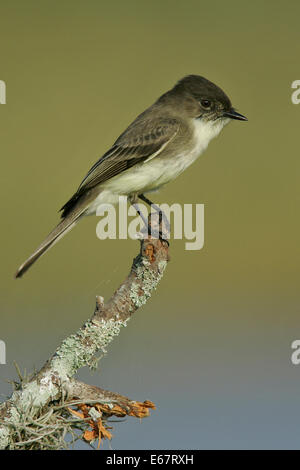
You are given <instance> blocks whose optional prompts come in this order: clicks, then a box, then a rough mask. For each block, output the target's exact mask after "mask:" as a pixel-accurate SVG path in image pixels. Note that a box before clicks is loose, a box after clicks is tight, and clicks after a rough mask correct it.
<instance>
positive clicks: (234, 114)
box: [223, 108, 248, 121]
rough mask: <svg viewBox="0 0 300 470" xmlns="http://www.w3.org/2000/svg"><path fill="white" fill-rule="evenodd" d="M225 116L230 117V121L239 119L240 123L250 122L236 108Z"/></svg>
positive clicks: (226, 112)
mask: <svg viewBox="0 0 300 470" xmlns="http://www.w3.org/2000/svg"><path fill="white" fill-rule="evenodd" d="M223 116H224V117H228V118H230V119H237V120H238V121H248V119H247V118H246V116H243V115H242V114H240V113H238V112H237V111H236V110H235V109H234V108H231V110H230V111H225V113H224V114H223Z"/></svg>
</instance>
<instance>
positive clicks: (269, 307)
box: [0, 0, 300, 449]
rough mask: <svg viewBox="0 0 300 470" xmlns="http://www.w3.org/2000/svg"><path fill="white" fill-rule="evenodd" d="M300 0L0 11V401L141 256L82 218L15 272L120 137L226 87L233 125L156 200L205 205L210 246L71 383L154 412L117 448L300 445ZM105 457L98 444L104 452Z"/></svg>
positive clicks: (175, 263)
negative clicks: (178, 85)
mask: <svg viewBox="0 0 300 470" xmlns="http://www.w3.org/2000/svg"><path fill="white" fill-rule="evenodd" d="M299 14H300V4H299V2H296V1H292V0H290V1H289V2H283V1H264V2H262V1H252V2H246V1H234V0H228V1H227V2H222V1H210V2H204V1H200V0H197V1H193V0H187V1H185V2H174V1H166V0H165V1H157V0H153V1H152V2H146V1H131V0H128V1H126V2H124V1H110V2H104V1H93V0H85V1H70V0H65V1H57V0H56V1H51V2H50V1H41V2H39V1H31V0H27V1H26V2H25V1H14V2H8V1H3V0H2V1H1V5H0V44H1V68H0V79H1V80H5V82H6V85H7V104H6V105H1V106H0V135H1V139H0V149H1V175H2V178H1V202H2V210H1V220H2V223H1V283H0V289H1V328H0V338H1V339H2V340H5V342H6V346H7V365H6V366H4V365H1V366H0V392H1V393H2V394H6V393H8V392H9V390H10V387H9V385H8V384H7V383H6V382H5V380H6V379H11V378H12V377H15V375H16V374H15V371H14V368H13V365H12V361H13V360H16V361H17V363H18V364H19V366H20V367H21V369H24V368H27V370H32V369H33V367H36V368H39V367H40V366H41V365H42V364H43V363H44V362H45V360H46V359H47V358H48V357H49V355H50V354H51V353H52V352H53V351H54V349H55V348H56V346H57V345H58V344H59V342H60V341H61V340H62V339H63V338H64V337H65V336H66V335H67V334H69V333H72V332H74V331H75V330H76V329H77V328H78V327H79V326H80V325H81V324H82V323H83V321H84V320H85V319H87V318H88V317H89V316H90V315H91V314H92V312H93V308H94V301H95V296H96V295H97V294H100V295H102V296H104V297H105V298H106V299H107V298H109V296H110V295H111V293H112V292H113V291H114V289H115V288H116V287H117V286H118V285H119V283H120V282H121V281H122V279H123V278H124V276H125V275H126V274H127V272H128V269H129V266H130V264H131V260H132V258H133V256H134V255H135V253H136V252H137V249H138V245H137V243H136V242H134V241H132V240H119V241H115V240H111V241H109V240H108V241H100V240H98V239H97V238H96V233H95V231H96V224H97V222H98V219H97V218H96V217H91V218H88V219H86V220H84V221H83V222H82V223H80V224H79V225H78V226H77V227H76V228H75V229H74V230H73V231H72V232H71V233H69V234H68V235H67V236H66V237H65V238H64V239H63V240H62V241H60V242H59V244H57V245H56V246H55V247H54V248H53V250H51V251H50V252H49V253H48V254H47V255H46V256H44V257H43V258H42V259H41V260H40V261H39V262H38V263H37V264H36V265H35V266H34V267H33V268H32V270H30V271H29V272H28V273H27V274H26V275H25V276H24V278H22V279H21V280H18V281H15V280H14V279H13V274H14V272H15V270H16V268H17V267H18V266H19V264H20V263H21V262H22V261H24V259H25V257H27V255H29V254H30V253H31V251H32V250H33V249H34V248H36V246H37V245H38V244H39V243H40V242H41V241H42V239H43V238H44V236H45V235H46V234H47V233H48V232H49V231H50V230H51V229H52V228H53V226H54V225H55V224H56V223H57V222H58V217H59V216H58V214H57V210H58V209H59V208H60V207H61V206H62V205H63V203H64V202H66V200H67V199H68V198H69V197H70V196H71V195H72V193H73V192H74V190H75V189H76V188H77V186H78V184H79V183H80V181H81V179H82V178H83V176H84V175H85V174H86V172H87V171H88V169H89V168H90V166H91V165H92V164H93V163H94V162H95V161H96V160H97V159H98V158H99V157H100V156H101V154H103V153H104V152H105V151H106V150H107V149H108V147H109V146H110V145H111V144H112V143H113V141H114V140H115V139H116V138H117V136H118V135H119V134H120V133H121V132H122V131H123V130H124V128H125V127H126V126H127V125H128V124H129V123H130V122H131V121H132V120H133V119H134V118H135V117H136V115H137V114H139V113H140V112H141V111H143V110H144V109H145V108H146V107H147V106H149V105H150V104H152V102H153V101H154V100H155V99H156V98H157V97H158V96H159V95H160V94H162V93H163V92H165V91H166V90H167V89H169V88H171V87H172V86H173V85H174V83H175V82H176V81H177V80H178V79H180V78H181V77H182V76H184V75H187V74H190V73H194V74H200V75H203V76H205V77H207V78H208V79H210V80H212V81H213V82H215V83H217V84H218V85H219V86H220V87H222V88H223V89H224V90H225V92H226V93H227V94H228V95H229V96H230V97H231V99H232V102H233V104H234V106H235V107H236V108H237V109H238V111H240V112H241V113H242V114H245V115H246V116H247V117H248V119H249V122H247V123H240V122H237V121H235V122H232V123H231V124H230V125H229V126H228V127H226V129H225V130H224V131H223V132H222V134H221V135H220V136H219V137H218V139H216V140H214V141H213V142H212V143H211V144H210V146H209V148H208V150H207V151H206V152H205V154H204V155H203V156H201V157H200V159H199V160H198V161H197V162H196V163H195V164H194V165H193V166H192V167H191V168H189V169H188V170H187V171H186V172H185V173H184V174H183V175H181V176H180V177H179V178H178V179H177V180H176V181H175V182H173V183H171V184H170V185H168V187H167V188H165V189H164V190H162V191H160V192H159V193H157V194H155V196H154V199H155V202H168V203H170V204H171V203H173V202H180V203H204V204H205V246H204V248H203V249H202V250H200V251H186V250H185V249H184V241H173V242H172V243H171V247H170V254H171V262H170V264H169V266H168V268H167V272H166V274H165V277H164V279H163V280H162V282H161V284H160V285H159V288H158V290H157V292H156V293H155V295H154V296H153V298H152V299H151V300H150V301H149V303H148V304H147V305H146V306H145V307H143V309H141V310H139V311H138V312H137V314H136V315H135V316H134V318H133V319H132V321H131V322H130V323H129V325H128V327H127V328H126V329H124V331H122V334H121V335H120V337H119V338H117V339H116V340H115V341H114V342H113V344H112V345H111V347H110V349H109V354H108V356H107V357H106V358H105V359H104V360H102V361H101V363H100V373H99V372H96V373H94V374H91V373H90V372H89V371H88V370H83V371H81V372H80V374H79V377H80V378H81V379H83V380H86V381H88V382H89V383H94V384H96V385H99V386H102V387H103V388H107V389H110V390H112V391H116V392H119V393H122V394H125V395H128V396H130V397H131V398H133V399H138V400H144V399H150V400H153V401H154V402H155V403H156V405H157V411H154V412H153V413H152V416H151V417H150V418H149V419H147V420H143V421H142V422H141V423H140V422H139V420H134V419H133V418H131V419H128V420H127V422H126V423H121V424H116V425H115V429H114V434H115V439H114V440H113V441H112V443H111V446H112V448H115V449H118V448H120V449H124V448H129V449H130V448H146V449H147V448H157V449H159V448H173V449H177V448H204V449H205V448H266V447H267V448H299V447H300V445H299V443H300V438H299V422H300V419H299V418H300V412H299V372H300V366H298V368H297V366H295V365H293V364H292V363H291V360H290V356H291V353H292V349H291V342H292V341H293V340H294V339H299V337H300V324H299V261H300V259H299V258H300V256H299V255H300V250H299V227H300V224H299V202H300V201H299V170H300V160H299V120H300V105H299V106H297V105H294V104H292V102H291V94H292V89H291V83H292V82H293V81H294V80H297V79H300V76H299V74H300V71H299V52H300V51H299V44H300V43H299ZM105 448H108V446H107V444H105Z"/></svg>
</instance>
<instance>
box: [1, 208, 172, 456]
mask: <svg viewBox="0 0 300 470" xmlns="http://www.w3.org/2000/svg"><path fill="white" fill-rule="evenodd" d="M149 223H150V224H151V225H152V228H153V226H155V225H156V226H158V225H159V222H158V214H157V217H154V214H152V217H151V218H150V217H149ZM168 235H169V234H167V236H166V238H167V237H168ZM167 262H168V243H167V242H165V241H163V240H159V239H155V238H151V237H150V236H149V237H148V238H147V239H144V240H141V248H140V253H139V254H138V256H137V257H136V258H135V259H134V260H133V263H132V266H131V270H130V273H129V274H128V276H127V278H126V279H125V280H124V282H123V283H122V284H121V285H120V287H119V288H118V289H117V290H116V291H115V293H114V294H113V296H112V297H111V298H110V300H109V301H108V302H107V303H106V304H104V301H103V298H102V297H97V298H96V308H95V312H94V314H93V316H92V318H91V319H90V320H88V321H86V322H85V323H84V324H83V326H82V327H81V328H80V329H79V330H78V331H77V332H76V333H75V334H72V335H70V336H69V337H67V338H66V339H65V340H64V341H63V342H62V343H61V345H60V346H59V347H58V348H57V350H56V351H55V353H54V354H53V356H52V357H51V358H50V359H49V360H48V361H47V362H46V364H45V365H44V366H43V367H42V369H41V370H40V371H39V372H38V373H37V374H35V375H34V376H33V377H32V378H31V379H30V380H28V381H25V380H22V381H21V384H18V385H17V387H16V389H15V391H14V392H13V394H12V395H11V397H10V398H9V399H8V400H7V401H6V402H4V403H2V404H1V405H0V449H5V448H10V449H13V448H20V446H21V445H23V447H24V448H58V447H59V446H61V445H62V438H63V437H64V435H65V433H66V432H72V429H73V428H74V427H76V426H77V424H78V423H77V421H78V419H81V421H82V423H85V424H86V423H87V422H88V423H89V425H90V426H91V428H92V430H91V431H88V430H85V433H84V438H85V439H86V440H88V441H91V440H93V439H95V438H96V437H98V438H99V439H101V437H104V438H105V437H107V438H110V437H111V436H110V433H109V432H108V430H107V427H106V428H105V426H104V425H103V423H104V424H105V423H106V420H107V418H108V417H110V416H112V415H115V416H125V415H130V416H139V417H144V416H147V415H148V414H149V408H154V405H153V403H151V402H149V401H146V402H143V403H140V402H135V401H133V400H130V399H129V398H127V397H123V396H121V395H119V394H116V393H112V392H107V391H104V390H102V389H99V388H98V387H94V386H91V385H86V384H83V383H82V382H79V381H77V380H75V379H74V378H73V377H74V375H75V374H76V372H77V371H78V370H79V369H80V368H81V367H84V366H89V367H95V363H96V361H95V357H96V355H97V354H99V353H102V354H106V351H107V346H108V345H109V343H110V342H111V341H112V340H113V339H114V337H115V336H118V335H119V333H120V330H121V328H122V327H123V326H126V325H127V323H128V321H129V319H130V318H131V316H132V314H133V313H134V312H135V311H136V310H137V309H138V308H139V307H141V306H142V305H144V304H145V303H146V302H147V300H148V299H149V298H150V296H151V294H152V292H153V290H154V289H155V288H156V286H157V285H158V283H159V281H160V279H161V277H162V275H163V273H164V270H165V267H166V265H167ZM78 400H79V402H78ZM75 403H76V406H77V408H78V409H79V410H80V411H79V412H76V411H75V410H74V408H71V409H70V406H72V405H74V404H75ZM88 404H89V405H88ZM67 409H68V410H69V411H70V412H71V413H72V414H76V413H77V418H78V419H77V421H76V423H73V424H72V423H71V424H70V421H69V420H67V419H66V410H67ZM49 410H50V411H51V413H50V415H49ZM59 410H61V411H59ZM48 415H49V416H50V418H51V419H50V418H49V419H50V421H51V420H52V421H51V422H50V423H48V422H47V420H46V422H47V423H48V424H47V425H46V424H45V420H44V421H43V422H44V425H45V426H46V430H45V429H43V433H42V434H41V432H40V433H37V434H38V435H37V436H36V438H34V435H35V434H36V432H35V431H34V429H36V428H37V426H38V423H39V421H38V420H41V419H42V418H43V417H44V418H45V416H48ZM54 415H55V419H54V418H53V417H54ZM53 419H54V421H53ZM53 422H54V424H53ZM47 426H48V427H49V426H50V428H49V429H48V427H47ZM57 426H58V428H59V429H58V428H57ZM77 427H78V426H77ZM39 429H40V428H39ZM51 430H52V434H51ZM32 433H33V434H32ZM32 435H33V437H32ZM51 442H52V444H51ZM55 446H58V447H55Z"/></svg>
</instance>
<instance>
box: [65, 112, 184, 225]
mask: <svg viewBox="0 0 300 470" xmlns="http://www.w3.org/2000/svg"><path fill="white" fill-rule="evenodd" d="M179 126H180V123H179V121H178V120H177V119H174V118H168V119H161V120H160V121H158V122H156V125H155V126H153V121H152V120H147V121H143V120H142V119H140V120H139V119H138V120H136V121H135V122H133V124H131V126H129V127H128V128H127V130H126V131H125V132H124V133H123V134H122V135H121V136H120V137H119V138H118V139H117V140H116V142H115V144H114V145H113V146H112V147H111V149H110V150H109V151H108V152H106V153H105V154H104V155H103V156H102V157H101V158H100V159H99V160H98V161H97V162H96V163H95V164H94V165H93V166H92V168H91V169H90V171H89V172H88V173H87V175H86V176H85V178H84V179H83V181H82V182H81V184H80V186H79V188H78V190H77V192H76V193H75V194H74V195H73V196H72V198H71V199H70V200H69V201H68V202H67V203H66V204H65V205H64V206H63V207H62V208H61V210H62V211H63V212H62V217H66V215H68V214H69V213H70V211H71V210H72V209H73V207H74V206H75V205H76V204H77V202H78V201H79V199H80V198H81V196H82V195H83V194H85V193H86V192H88V191H90V190H91V189H92V188H94V187H95V186H98V185H100V184H102V183H104V182H105V181H107V180H108V179H110V178H113V177H114V176H117V175H119V174H120V173H122V172H124V171H126V170H128V169H129V168H131V167H132V166H134V165H136V164H137V163H142V162H144V161H146V160H149V159H152V158H155V157H156V156H157V155H158V154H159V153H160V152H161V151H162V150H163V149H164V148H165V147H166V146H167V145H168V143H169V142H170V141H171V140H172V139H173V138H174V137H175V135H176V134H177V132H178V130H179Z"/></svg>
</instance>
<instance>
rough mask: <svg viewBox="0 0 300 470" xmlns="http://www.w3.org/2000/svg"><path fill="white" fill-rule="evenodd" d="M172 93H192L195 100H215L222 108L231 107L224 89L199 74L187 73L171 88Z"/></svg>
mask: <svg viewBox="0 0 300 470" xmlns="http://www.w3.org/2000/svg"><path fill="white" fill-rule="evenodd" d="M171 91H172V92H173V93H174V94H181V93H183V94H186V95H192V96H193V98H195V99H196V100H201V99H202V100H203V99H207V100H211V101H217V102H219V103H220V104H222V105H223V108H224V109H230V108H231V102H230V99H229V98H228V96H227V95H226V94H225V93H224V91H223V90H222V89H221V88H220V87H218V86H217V85H215V84H214V83H212V82H211V81H209V80H207V79H206V78H204V77H201V76H200V75H187V76H186V77H184V78H182V79H181V80H179V82H177V83H176V85H175V86H174V88H173V89H172V90H171Z"/></svg>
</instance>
